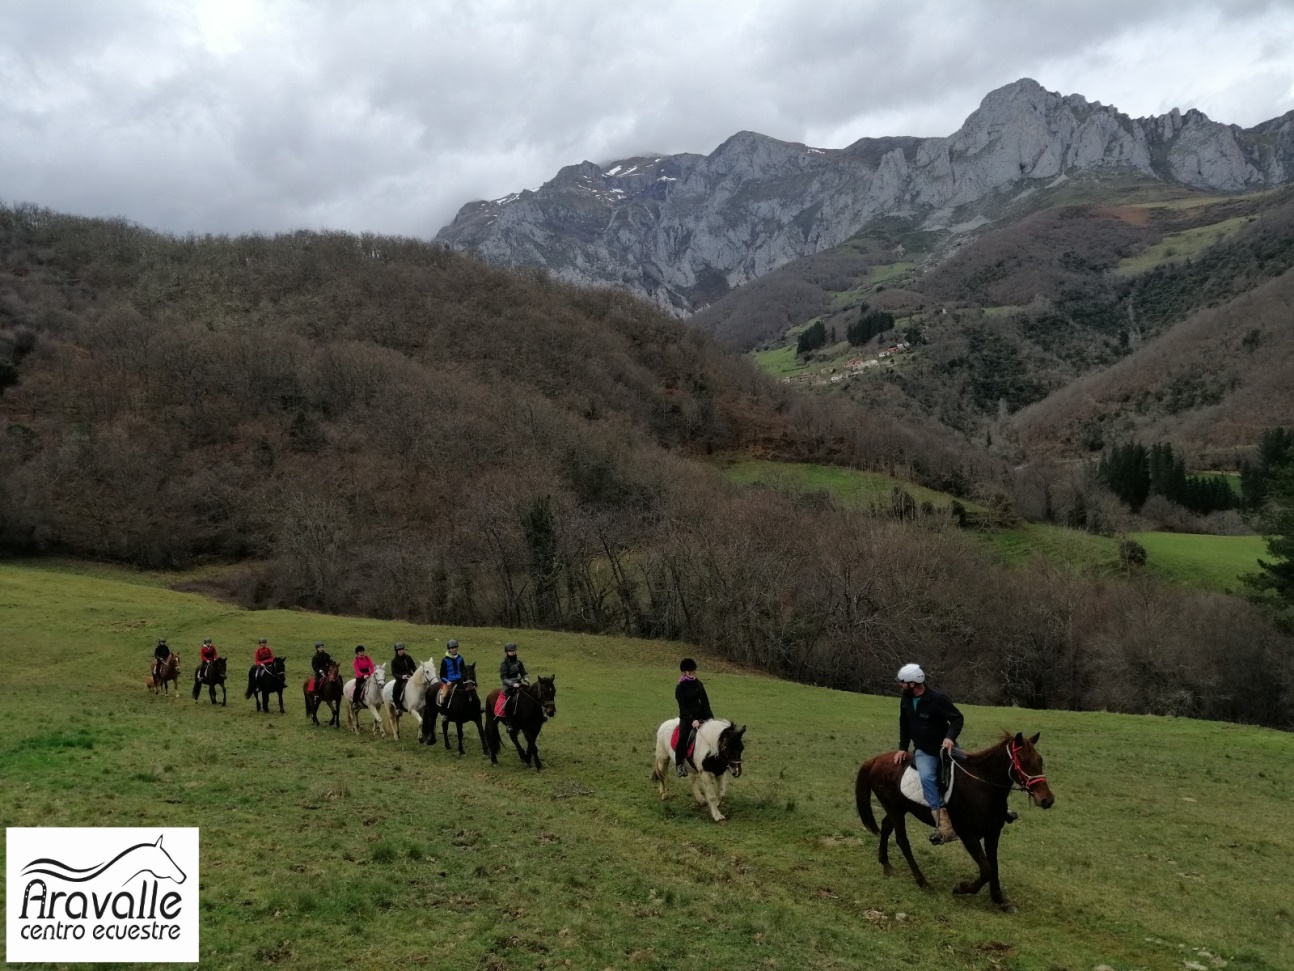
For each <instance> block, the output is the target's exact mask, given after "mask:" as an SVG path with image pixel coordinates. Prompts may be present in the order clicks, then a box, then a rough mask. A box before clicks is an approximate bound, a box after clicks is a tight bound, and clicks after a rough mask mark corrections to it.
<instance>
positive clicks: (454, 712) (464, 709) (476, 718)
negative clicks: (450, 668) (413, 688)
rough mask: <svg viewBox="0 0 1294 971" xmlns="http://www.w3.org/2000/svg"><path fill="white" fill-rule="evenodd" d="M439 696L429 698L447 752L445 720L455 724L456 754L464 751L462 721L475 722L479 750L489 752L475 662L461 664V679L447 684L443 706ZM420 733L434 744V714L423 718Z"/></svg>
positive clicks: (484, 752)
mask: <svg viewBox="0 0 1294 971" xmlns="http://www.w3.org/2000/svg"><path fill="white" fill-rule="evenodd" d="M439 698H440V696H439V693H437V694H436V695H435V696H433V698H432V701H433V703H434V704H435V705H436V714H438V715H439V716H440V718H441V730H442V731H443V732H444V735H445V751H447V752H448V751H449V723H450V722H451V721H452V722H453V723H454V724H455V725H457V726H458V754H459V755H466V754H467V753H466V752H464V751H463V722H472V723H473V724H475V725H476V733H477V735H479V736H480V738H481V753H482V754H483V755H489V754H490V750H489V747H488V746H487V745H486V744H485V728H484V726H482V725H481V714H482V712H481V696H480V695H478V694H477V693H476V665H475V664H464V665H463V679H462V680H461V681H455V682H453V683H451V684H450V685H449V691H448V693H447V695H446V698H445V703H444V704H443V705H442V704H440V703H439ZM422 734H423V740H424V741H425V740H426V738H427V736H428V735H430V739H431V744H432V745H435V744H436V720H435V716H433V717H431V718H425V719H423V722H422Z"/></svg>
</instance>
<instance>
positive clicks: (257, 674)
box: [243, 657, 288, 715]
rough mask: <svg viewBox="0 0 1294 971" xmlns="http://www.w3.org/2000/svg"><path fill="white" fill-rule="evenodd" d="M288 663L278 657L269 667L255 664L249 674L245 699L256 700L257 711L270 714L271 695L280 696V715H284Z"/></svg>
mask: <svg viewBox="0 0 1294 971" xmlns="http://www.w3.org/2000/svg"><path fill="white" fill-rule="evenodd" d="M287 669H288V662H287V661H286V660H285V659H284V658H281V657H276V658H275V659H274V660H273V661H272V662H270V665H269V667H264V666H262V665H259V664H253V665H252V666H251V668H250V669H249V670H248V672H247V694H246V695H244V696H243V697H245V698H251V697H253V696H254V697H255V698H256V710H257V711H263V712H265V713H266V714H269V711H270V695H273V694H276V695H278V696H279V714H280V715H282V714H283V713H284V712H285V711H286V709H285V708H284V707H283V689H284V688H286V687H287V683H288V678H287Z"/></svg>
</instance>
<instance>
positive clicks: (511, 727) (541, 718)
mask: <svg viewBox="0 0 1294 971" xmlns="http://www.w3.org/2000/svg"><path fill="white" fill-rule="evenodd" d="M556 680H557V675H555V674H554V675H553V676H552V677H551V678H543V677H541V678H539V679H538V681H537V682H536V683H535V684H534V686H533V687H532V686H530V685H520V686H519V687H518V688H517V689H516V690H515V691H514V692H513V693H512V697H511V698H509V699H508V707H509V708H510V709H511V710H510V711H509V713H508V720H507V722H505V723H504V724H505V725H507V728H508V736H509V737H510V738H511V739H512V744H513V745H514V746H515V747H516V749H517V755H519V756H521V761H522V762H524V763H525V764H526V765H531V764H533V765H534V767H535V770H536V771H539V770H542V769H543V767H544V764H543V763H542V762H541V761H540V760H539V749H538V748H537V747H536V745H535V739H537V738H538V737H539V731H540V729H542V728H543V727H544V722H546V721H548V719H550V718H555V717H556V716H557V686H556V685H555V684H554V683H553V682H555V681H556ZM502 690H503V689H501V688H495V689H494V690H493V691H491V692H490V695H489V697H488V698H486V699H485V710H486V717H485V740H486V742H488V743H489V747H490V761H491V762H493V763H494V764H495V765H498V764H499V749H500V748H502V747H503V739H502V737H501V736H500V735H499V722H500V721H502V719H501V718H499V717H498V716H497V715H495V713H494V709H495V705H496V704H497V702H498V699H499V695H500V694H501V693H502ZM518 732H520V733H521V734H523V735H525V736H526V748H525V750H524V751H523V750H522V748H521V743H520V742H518V741H517V733H518ZM532 760H533V763H532Z"/></svg>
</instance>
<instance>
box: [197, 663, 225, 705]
mask: <svg viewBox="0 0 1294 971" xmlns="http://www.w3.org/2000/svg"><path fill="white" fill-rule="evenodd" d="M204 684H205V685H206V686H207V692H208V693H209V694H210V695H211V703H212V704H213V705H214V704H215V703H216V685H220V704H221V706H222V707H223V706H224V704H225V702H226V701H228V700H229V698H228V695H227V694H226V693H225V659H224V658H223V657H218V658H216V659H215V660H214V661H212V662H211V663H210V664H208V665H207V666H206V668H205V669H204V668H203V667H202V665H198V668H197V670H196V671H194V672H193V700H194V701H197V700H198V695H200V694H202V686H203V685H204Z"/></svg>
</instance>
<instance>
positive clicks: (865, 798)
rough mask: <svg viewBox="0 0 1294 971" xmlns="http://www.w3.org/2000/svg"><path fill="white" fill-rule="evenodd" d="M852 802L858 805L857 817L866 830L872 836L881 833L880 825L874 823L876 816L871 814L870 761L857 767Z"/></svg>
mask: <svg viewBox="0 0 1294 971" xmlns="http://www.w3.org/2000/svg"><path fill="white" fill-rule="evenodd" d="M854 803H855V804H856V805H857V806H858V818H859V819H861V820H862V822H863V826H864V828H866V830H867V832H869V833H871V834H872V835H873V836H879V835H881V830H880V827H879V826H877V825H876V817H875V816H873V815H872V763H871V762H864V763H863V764H862V765H860V766H859V767H858V781H857V783H855V785H854Z"/></svg>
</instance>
